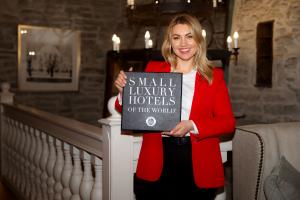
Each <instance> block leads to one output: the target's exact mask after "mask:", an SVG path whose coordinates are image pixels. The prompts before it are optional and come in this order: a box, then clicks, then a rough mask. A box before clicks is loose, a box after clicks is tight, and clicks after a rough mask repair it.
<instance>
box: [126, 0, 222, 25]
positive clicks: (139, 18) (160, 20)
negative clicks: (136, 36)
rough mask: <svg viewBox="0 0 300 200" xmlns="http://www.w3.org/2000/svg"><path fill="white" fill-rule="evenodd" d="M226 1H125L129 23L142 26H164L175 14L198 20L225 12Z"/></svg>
mask: <svg viewBox="0 0 300 200" xmlns="http://www.w3.org/2000/svg"><path fill="white" fill-rule="evenodd" d="M227 1H228V0H154V1H153V0H127V8H126V10H127V17H128V20H129V22H131V23H134V24H143V25H157V24H159V25H164V24H167V23H168V22H169V20H170V18H171V17H172V16H173V15H174V14H177V13H190V14H193V15H195V16H196V17H198V18H207V17H210V16H211V15H212V14H213V13H214V12H218V11H221V12H226V9H227V8H228V2H227Z"/></svg>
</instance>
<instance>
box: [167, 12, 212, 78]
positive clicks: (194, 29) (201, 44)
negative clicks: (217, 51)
mask: <svg viewBox="0 0 300 200" xmlns="http://www.w3.org/2000/svg"><path fill="white" fill-rule="evenodd" d="M177 24H186V25H188V26H189V27H190V28H191V34H192V36H193V38H194V40H195V41H196V43H197V51H196V55H195V57H194V59H195V65H196V70H197V71H198V72H199V73H200V74H201V75H202V76H203V77H204V78H205V79H206V80H207V81H208V82H209V83H211V82H212V79H213V72H212V66H211V64H210V61H209V60H208V59H207V57H206V42H205V39H204V37H203V36H202V27H201V25H200V23H199V21H198V19H197V18H195V17H193V16H191V15H188V14H180V15H177V16H175V17H174V18H173V19H172V21H171V22H170V24H169V26H168V28H167V30H166V32H165V36H164V41H163V45H162V49H161V51H162V55H163V57H164V59H165V60H166V61H167V62H168V63H170V64H171V71H174V70H175V66H176V65H177V61H176V55H175V53H174V51H173V50H172V46H171V36H172V35H171V34H172V30H173V28H174V26H175V25H177Z"/></svg>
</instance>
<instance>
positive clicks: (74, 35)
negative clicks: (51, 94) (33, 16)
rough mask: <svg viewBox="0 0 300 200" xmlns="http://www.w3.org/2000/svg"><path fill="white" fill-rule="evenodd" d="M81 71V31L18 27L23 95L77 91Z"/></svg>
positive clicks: (19, 64)
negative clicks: (26, 93) (35, 92)
mask: <svg viewBox="0 0 300 200" xmlns="http://www.w3.org/2000/svg"><path fill="white" fill-rule="evenodd" d="M79 71H80V32H79V31H74V30H67V29H59V28H49V27H39V26H27V25H19V26H18V88H19V90H20V91H38V92H48V91H77V90H78V85H79Z"/></svg>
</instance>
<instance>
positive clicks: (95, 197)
mask: <svg viewBox="0 0 300 200" xmlns="http://www.w3.org/2000/svg"><path fill="white" fill-rule="evenodd" d="M94 164H95V181H94V185H93V189H92V192H91V200H102V199H103V198H102V173H103V170H102V168H103V164H102V160H101V159H100V158H98V157H95V161H94Z"/></svg>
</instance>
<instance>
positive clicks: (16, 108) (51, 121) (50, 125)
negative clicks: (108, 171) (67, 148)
mask: <svg viewBox="0 0 300 200" xmlns="http://www.w3.org/2000/svg"><path fill="white" fill-rule="evenodd" d="M2 105H3V112H4V115H6V116H8V117H10V118H12V119H15V120H17V121H20V122H22V123H24V124H26V125H29V126H30V127H33V128H36V129H39V130H41V131H44V132H46V133H48V134H49V135H52V136H53V137H55V138H59V139H60V140H63V141H65V142H67V143H70V144H72V145H74V146H77V147H78V148H81V149H83V150H85V151H87V152H90V153H92V154H94V155H96V156H98V157H101V158H102V156H103V153H102V146H103V142H102V129H101V128H99V127H96V126H92V125H89V124H86V123H82V122H79V121H77V120H74V119H69V118H66V117H62V116H57V115H55V114H51V113H48V112H45V111H41V110H38V109H35V108H32V107H29V106H24V105H20V104H2Z"/></svg>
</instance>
